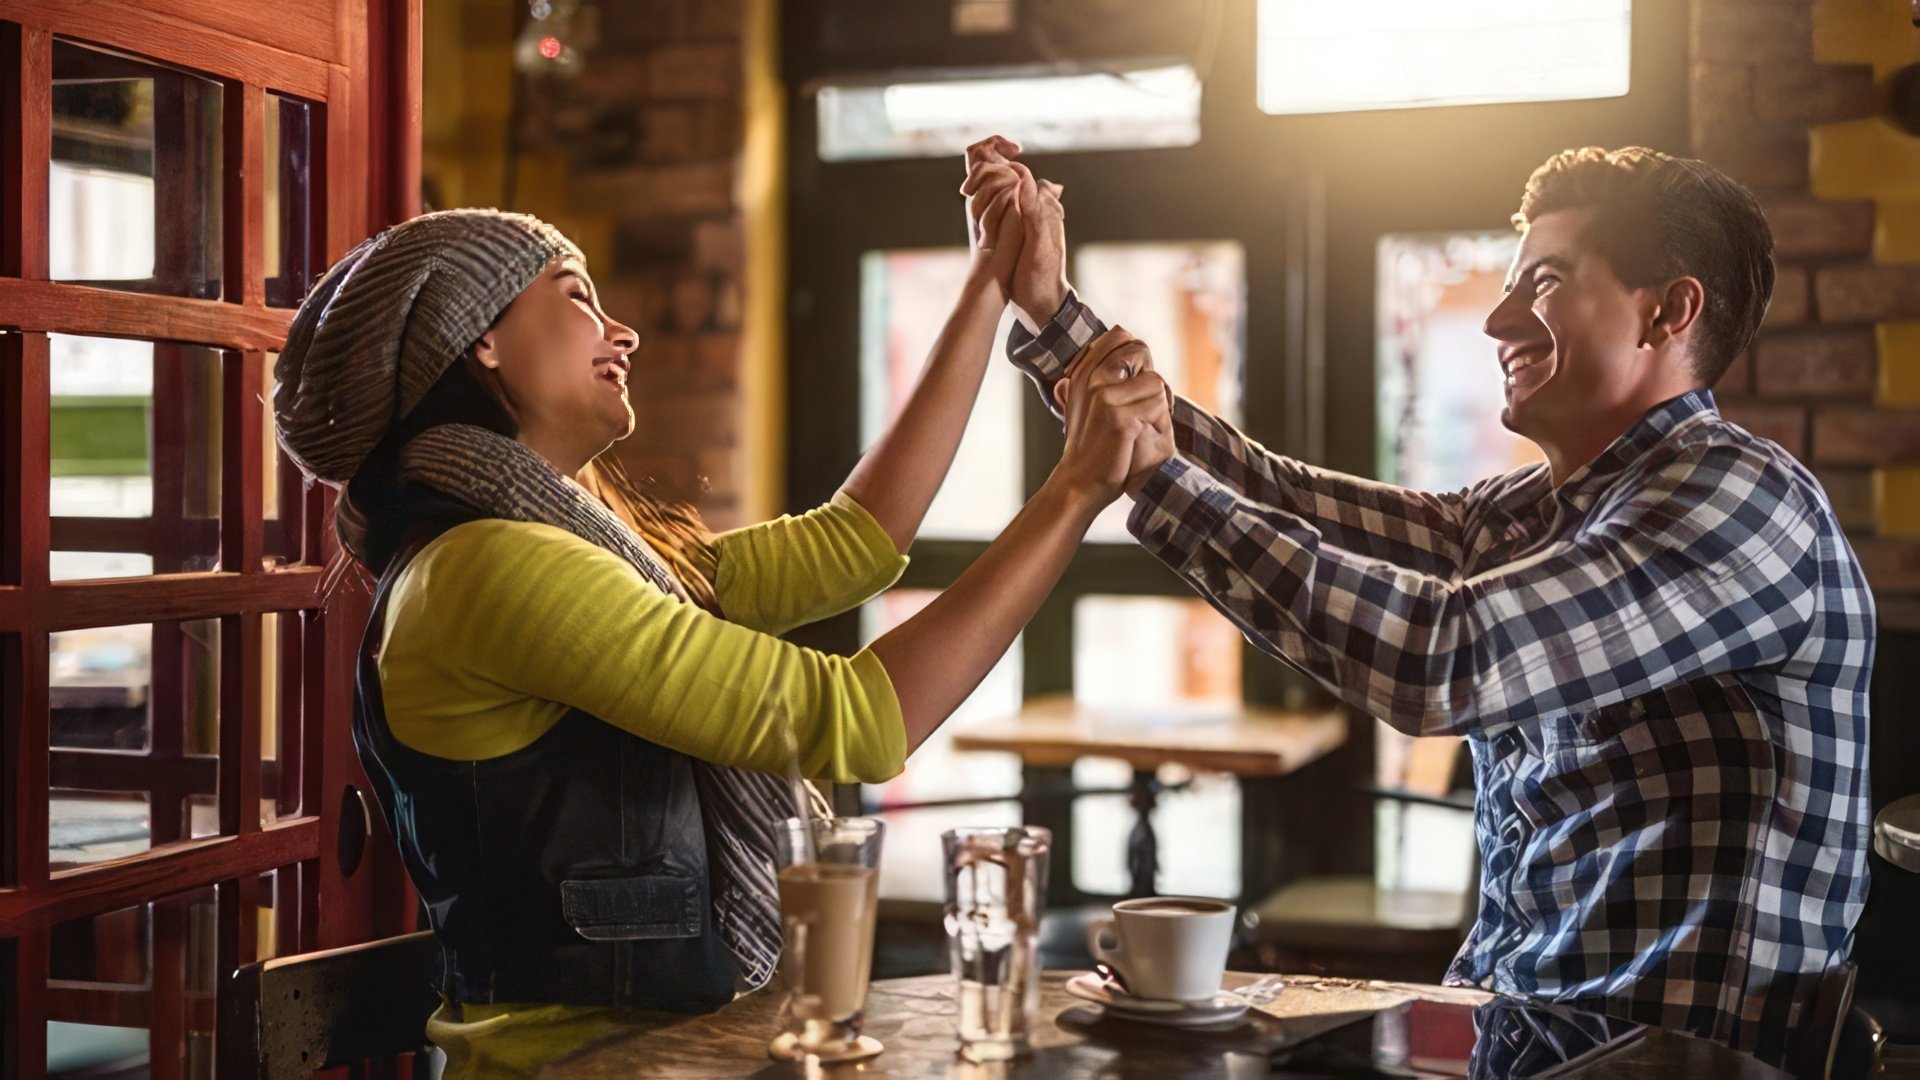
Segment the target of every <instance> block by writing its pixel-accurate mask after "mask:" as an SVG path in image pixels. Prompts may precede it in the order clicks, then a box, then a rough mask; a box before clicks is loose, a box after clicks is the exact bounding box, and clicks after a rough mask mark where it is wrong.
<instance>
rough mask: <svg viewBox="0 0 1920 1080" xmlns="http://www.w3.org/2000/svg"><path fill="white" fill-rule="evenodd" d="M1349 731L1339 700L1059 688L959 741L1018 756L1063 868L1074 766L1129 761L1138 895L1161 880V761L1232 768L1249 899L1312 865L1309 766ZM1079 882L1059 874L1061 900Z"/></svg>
mask: <svg viewBox="0 0 1920 1080" xmlns="http://www.w3.org/2000/svg"><path fill="white" fill-rule="evenodd" d="M1346 739H1347V718H1346V716H1345V714H1344V713H1342V712H1340V711H1339V710H1337V709H1329V710H1326V711H1318V712H1288V711H1282V710H1267V709H1258V708H1251V707H1239V708H1235V709H1232V710H1225V709H1220V708H1194V709H1188V708H1182V707H1177V706H1164V707H1159V708H1142V709H1139V710H1122V709H1114V708H1103V707H1097V706H1090V705H1085V704H1082V703H1080V702H1076V701H1074V700H1073V699H1072V698H1070V697H1064V696H1062V697H1042V698H1035V699H1033V700H1031V701H1030V702H1028V705H1027V707H1026V708H1025V709H1022V710H1021V711H1020V713H1019V714H1018V715H1017V716H1011V717H1008V718H1006V719H1004V720H997V721H985V722H981V723H977V724H974V725H972V726H971V727H968V728H967V729H966V730H965V731H962V732H960V733H958V734H956V735H955V736H954V740H953V744H954V748H955V749H958V750H997V751H1004V752H1009V753H1013V754H1016V755H1018V756H1019V758H1020V761H1021V765H1022V769H1023V773H1024V782H1023V786H1022V791H1021V797H1020V801H1021V805H1022V808H1023V810H1024V812H1025V818H1026V821H1027V823H1028V824H1030V825H1042V826H1045V827H1047V828H1049V829H1051V830H1053V835H1054V853H1053V865H1054V866H1055V867H1070V866H1072V865H1073V863H1072V859H1073V854H1072V853H1073V815H1072V805H1071V797H1072V792H1073V777H1072V768H1073V763H1074V762H1076V761H1078V760H1080V759H1081V758H1086V757H1104V758H1117V759H1120V760H1122V761H1125V762H1126V763H1127V764H1128V765H1130V766H1132V767H1133V783H1132V786H1131V792H1130V794H1131V797H1132V800H1133V807H1134V811H1135V814H1136V817H1135V821H1134V826H1133V830H1132V832H1131V833H1130V834H1129V836H1128V840H1127V867H1128V871H1129V876H1130V878H1131V886H1130V888H1129V890H1128V895H1130V896H1149V895H1153V894H1154V893H1155V892H1158V891H1160V890H1158V889H1156V888H1155V884H1154V877H1155V874H1156V872H1157V871H1158V868H1159V850H1158V849H1159V837H1158V836H1156V835H1155V833H1154V828H1153V822H1152V818H1151V816H1150V815H1151V814H1152V811H1153V807H1154V804H1155V802H1156V800H1157V799H1158V797H1159V793H1160V790H1161V784H1160V781H1159V779H1158V775H1159V771H1160V769H1161V768H1162V767H1163V766H1168V765H1179V766H1184V767H1186V768H1189V769H1194V770H1198V771H1206V772H1219V773H1227V774H1231V775H1232V776H1234V777H1236V778H1237V779H1238V780H1239V783H1240V790H1241V799H1240V821H1241V827H1240V850H1241V857H1240V877H1241V882H1240V899H1241V900H1242V902H1247V901H1250V900H1254V899H1257V898H1259V897H1262V896H1265V895H1266V894H1267V893H1269V892H1271V891H1272V890H1273V889H1274V888H1275V887H1277V886H1278V885H1281V884H1283V883H1285V882H1286V881H1287V880H1289V879H1291V878H1293V877H1295V876H1298V875H1299V874H1300V873H1302V872H1305V871H1306V870H1308V869H1310V868H1311V866H1312V863H1313V861H1314V860H1313V858H1312V846H1313V844H1314V843H1316V842H1317V841H1316V840H1315V838H1314V837H1313V836H1312V835H1311V833H1310V831H1308V830H1303V829H1302V828H1301V826H1303V825H1305V824H1306V823H1307V822H1309V821H1311V820H1312V819H1313V814H1312V803H1313V794H1312V789H1313V784H1312V783H1311V782H1310V781H1311V779H1312V778H1311V777H1309V776H1302V775H1300V773H1301V770H1303V769H1305V768H1306V767H1307V766H1309V765H1311V764H1313V763H1314V762H1316V761H1319V760H1320V759H1322V758H1324V757H1326V756H1327V755H1328V754H1329V753H1331V752H1333V751H1334V750H1336V749H1338V748H1339V747H1340V745H1341V744H1342V743H1344V742H1346ZM1070 879H1071V875H1069V874H1065V873H1060V872H1056V873H1055V875H1054V880H1055V888H1054V889H1053V895H1052V897H1051V900H1052V901H1053V902H1054V903H1056V904H1058V903H1062V902H1072V901H1075V900H1078V899H1080V898H1079V897H1075V896H1072V895H1069V893H1070V887H1071V881H1070ZM1063 885H1064V886H1065V888H1063V887H1062V886H1063ZM1172 891H1176V892H1177V891H1178V888H1177V886H1176V887H1174V889H1173V890H1172Z"/></svg>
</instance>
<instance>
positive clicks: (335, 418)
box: [273, 210, 581, 485]
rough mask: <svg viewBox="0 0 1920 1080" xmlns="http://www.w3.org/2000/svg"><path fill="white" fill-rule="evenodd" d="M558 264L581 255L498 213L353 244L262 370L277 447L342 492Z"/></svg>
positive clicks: (422, 220) (436, 218) (533, 225)
mask: <svg viewBox="0 0 1920 1080" xmlns="http://www.w3.org/2000/svg"><path fill="white" fill-rule="evenodd" d="M561 257H572V258H576V259H578V258H581V255H580V249H579V248H577V247H575V246H574V244H573V242H572V241H571V240H568V239H567V238H566V237H565V236H562V235H561V234H560V230H558V229H555V228H554V227H553V226H551V225H548V224H547V223H546V222H544V221H541V220H539V219H538V218H534V217H530V216H528V215H526V214H508V213H502V212H500V211H498V210H443V211H440V212H438V213H433V214H422V215H421V216H419V217H416V218H413V219H411V220H408V221H403V222H401V223H400V224H398V225H395V226H392V227H391V228H388V229H386V230H385V231H383V232H381V233H380V234H379V235H378V236H375V237H373V238H371V239H369V240H365V241H362V242H361V243H360V245H359V246H358V247H355V248H354V249H353V250H352V251H349V252H348V253H347V254H346V257H345V258H343V259H341V260H340V261H339V262H337V263H335V264H334V266H333V268H332V269H331V270H328V271H327V273H326V276H325V277H322V278H321V279H320V284H318V285H316V286H314V289H313V291H312V292H311V293H309V294H307V298H306V300H305V301H304V302H303V303H302V304H301V305H300V310H299V311H298V312H296V313H295V314H294V316H293V325H292V326H291V327H290V328H289V329H288V331H287V343H286V346H285V347H284V348H282V349H281V350H280V360H279V362H278V363H276V364H275V365H274V368H273V377H274V381H275V382H276V383H277V384H278V385H277V386H276V388H275V389H274V392H273V419H274V426H275V428H277V429H278V431H279V436H280V445H281V446H282V447H284V448H285V449H286V452H287V454H288V456H290V457H291V458H293V461H294V463H295V464H297V465H299V466H300V469H301V471H303V472H305V473H306V474H307V476H308V477H310V478H312V479H317V480H321V481H324V482H326V483H330V484H334V485H343V484H345V483H346V482H347V481H348V480H349V479H351V478H352V476H353V473H354V470H355V469H357V468H359V467H360V462H361V461H362V460H364V459H365V458H366V456H367V453H368V452H369V451H371V450H372V449H373V447H374V445H375V444H376V443H378V442H379V441H380V437H381V436H382V435H384V434H386V432H387V430H388V429H389V428H391V427H392V426H393V425H394V423H395V422H397V421H398V420H399V419H400V418H401V417H403V416H405V415H406V414H407V412H408V411H409V410H411V409H412V408H413V407H414V406H415V405H417V404H419V403H420V399H421V398H423V397H425V396H426V393H427V391H428V389H430V388H431V387H432V386H433V384H434V383H435V382H437V381H438V380H439V378H440V376H441V375H442V374H443V373H445V371H446V370H447V368H448V366H449V365H451V364H452V363H453V362H454V361H455V360H457V359H459V358H460V356H461V355H462V354H463V353H465V352H466V350H467V348H468V347H469V346H471V345H472V344H473V343H474V342H475V341H477V340H478V339H479V337H480V335H481V334H484V333H486V331H487V328H488V327H489V326H492V325H493V322H494V320H495V319H497V318H499V316H500V313H501V312H502V311H504V310H506V307H507V305H508V304H509V303H511V302H512V301H513V298H514V297H516V296H518V295H520V292H521V290H523V289H525V288H526V287H527V286H528V285H530V284H532V283H533V281H534V279H535V278H538V277H539V276H540V272H541V270H542V269H544V268H545V267H546V265H547V264H548V263H549V262H551V261H553V260H554V259H558V258H561Z"/></svg>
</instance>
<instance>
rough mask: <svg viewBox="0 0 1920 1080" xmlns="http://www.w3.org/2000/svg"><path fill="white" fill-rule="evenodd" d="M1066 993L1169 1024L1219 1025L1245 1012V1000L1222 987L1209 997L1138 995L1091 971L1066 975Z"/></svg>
mask: <svg viewBox="0 0 1920 1080" xmlns="http://www.w3.org/2000/svg"><path fill="white" fill-rule="evenodd" d="M1067 993H1069V994H1072V995H1073V996H1074V997H1077V998H1079V999H1081V1000H1082V1001H1091V1002H1093V1003H1094V1004H1096V1005H1099V1006H1101V1007H1102V1008H1104V1009H1106V1010H1107V1011H1108V1012H1109V1013H1112V1014H1113V1015H1114V1016H1117V1017H1120V1018H1122V1019H1126V1020H1138V1021H1140V1022H1141V1023H1143V1024H1165V1025H1167V1026H1168V1027H1218V1026H1219V1025H1222V1024H1229V1023H1232V1022H1233V1021H1235V1020H1238V1019H1240V1018H1241V1017H1242V1016H1245V1015H1246V1013H1247V1002H1246V1000H1245V999H1244V998H1241V997H1240V996H1239V995H1237V994H1231V993H1228V992H1227V991H1225V990H1222V991H1220V992H1219V993H1217V994H1215V995H1213V998H1212V1000H1210V1001H1167V1000H1165V999H1163V998H1141V997H1134V996H1133V995H1132V994H1127V993H1123V992H1121V991H1119V990H1116V989H1114V988H1113V987H1112V986H1110V985H1108V984H1107V981H1106V980H1105V979H1102V978H1101V977H1100V976H1099V974H1098V973H1097V972H1092V971H1088V972H1083V973H1082V974H1079V975H1075V976H1074V977H1073V978H1071V979H1068V980H1067Z"/></svg>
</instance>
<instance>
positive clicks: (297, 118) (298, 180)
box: [264, 93, 322, 307]
mask: <svg viewBox="0 0 1920 1080" xmlns="http://www.w3.org/2000/svg"><path fill="white" fill-rule="evenodd" d="M313 117H314V109H313V106H311V105H309V104H308V103H306V102H304V101H301V100H300V99H298V98H290V97H286V96H284V95H281V94H273V93H269V94H268V95H267V124H266V127H267V130H266V163H267V169H266V177H265V188H266V192H265V194H266V213H265V218H266V236H265V244H266V258H265V260H264V261H265V265H266V268H267V303H268V304H269V305H271V306H273V307H298V306H300V301H301V300H302V299H303V298H304V297H305V296H306V295H307V288H308V287H309V286H311V285H312V284H313V279H314V277H315V276H316V274H317V273H318V272H319V259H320V249H321V246H322V245H321V244H320V238H319V237H317V236H315V235H314V232H313V229H314V220H313V141H314V132H313Z"/></svg>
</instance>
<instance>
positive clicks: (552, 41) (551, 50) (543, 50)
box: [540, 34, 560, 60]
mask: <svg viewBox="0 0 1920 1080" xmlns="http://www.w3.org/2000/svg"><path fill="white" fill-rule="evenodd" d="M540 55H541V56H544V57H546V58H547V59H549V60H552V59H555V58H557V57H558V56H559V55H560V39H559V38H557V37H554V36H553V35H552V34H548V35H547V36H546V37H543V38H541V39H540Z"/></svg>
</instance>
